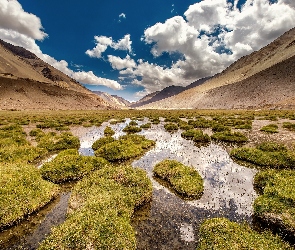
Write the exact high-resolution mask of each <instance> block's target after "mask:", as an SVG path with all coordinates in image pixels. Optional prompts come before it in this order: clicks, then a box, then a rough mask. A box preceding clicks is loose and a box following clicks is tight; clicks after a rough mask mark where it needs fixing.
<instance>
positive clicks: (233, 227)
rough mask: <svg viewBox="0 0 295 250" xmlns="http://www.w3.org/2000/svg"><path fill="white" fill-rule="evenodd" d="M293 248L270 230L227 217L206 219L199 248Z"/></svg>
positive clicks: (273, 249)
mask: <svg viewBox="0 0 295 250" xmlns="http://www.w3.org/2000/svg"><path fill="white" fill-rule="evenodd" d="M208 249H214V250H227V249H232V250H240V249H249V250H250V249H255V250H265V249H268V250H291V249H293V248H292V247H291V246H290V245H289V244H288V243H286V242H284V241H283V240H282V239H280V237H278V236H274V235H272V234H271V233H270V232H263V233H258V232H256V231H254V230H252V229H251V228H250V226H248V225H246V224H238V223H236V222H231V221H229V220H228V219H225V218H214V219H209V220H206V221H205V222H204V223H203V224H202V226H201V228H200V240H199V245H198V247H197V250H208Z"/></svg>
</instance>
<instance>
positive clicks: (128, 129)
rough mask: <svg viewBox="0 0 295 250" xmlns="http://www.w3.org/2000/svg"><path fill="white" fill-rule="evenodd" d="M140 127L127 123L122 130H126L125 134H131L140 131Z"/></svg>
mask: <svg viewBox="0 0 295 250" xmlns="http://www.w3.org/2000/svg"><path fill="white" fill-rule="evenodd" d="M141 130H142V128H140V127H137V126H134V125H128V126H126V127H125V128H124V129H123V132H126V133H127V134H133V133H137V132H140V131H141Z"/></svg>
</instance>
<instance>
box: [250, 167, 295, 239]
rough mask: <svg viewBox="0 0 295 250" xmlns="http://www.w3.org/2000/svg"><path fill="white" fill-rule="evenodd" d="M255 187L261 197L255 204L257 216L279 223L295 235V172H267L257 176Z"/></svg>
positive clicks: (278, 224)
mask: <svg viewBox="0 0 295 250" xmlns="http://www.w3.org/2000/svg"><path fill="white" fill-rule="evenodd" d="M254 185H255V186H256V188H257V189H258V190H259V192H260V194H261V195H260V196H259V197H258V198H257V199H256V200H255V202H254V212H255V215H256V216H258V217H260V218H262V219H264V220H265V221H267V220H270V221H272V222H273V223H277V225H276V227H282V225H283V227H284V229H285V230H286V231H289V232H292V234H294V230H295V207H294V204H295V190H294V185H295V171H293V170H274V169H272V170H265V171H261V172H259V173H257V174H256V176H255V178H254Z"/></svg>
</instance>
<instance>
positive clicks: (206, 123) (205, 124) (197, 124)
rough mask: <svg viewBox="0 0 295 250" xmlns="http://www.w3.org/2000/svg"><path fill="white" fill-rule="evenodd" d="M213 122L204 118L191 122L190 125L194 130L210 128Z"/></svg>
mask: <svg viewBox="0 0 295 250" xmlns="http://www.w3.org/2000/svg"><path fill="white" fill-rule="evenodd" d="M212 123H213V121H212V120H208V119H205V118H203V117H200V118H197V119H196V120H189V121H188V124H189V125H192V126H193V127H194V128H210V127H211V126H212Z"/></svg>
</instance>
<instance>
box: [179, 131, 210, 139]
mask: <svg viewBox="0 0 295 250" xmlns="http://www.w3.org/2000/svg"><path fill="white" fill-rule="evenodd" d="M181 137H183V138H185V139H188V140H193V141H194V142H209V141H210V136H209V135H207V134H204V133H203V131H202V130H200V129H190V130H187V131H184V132H182V133H181Z"/></svg>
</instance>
